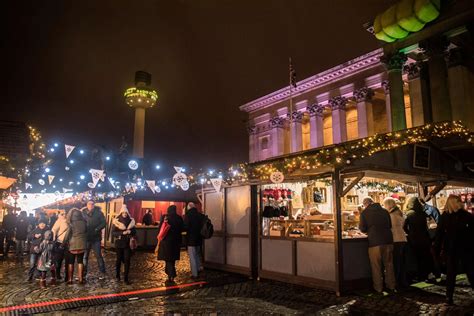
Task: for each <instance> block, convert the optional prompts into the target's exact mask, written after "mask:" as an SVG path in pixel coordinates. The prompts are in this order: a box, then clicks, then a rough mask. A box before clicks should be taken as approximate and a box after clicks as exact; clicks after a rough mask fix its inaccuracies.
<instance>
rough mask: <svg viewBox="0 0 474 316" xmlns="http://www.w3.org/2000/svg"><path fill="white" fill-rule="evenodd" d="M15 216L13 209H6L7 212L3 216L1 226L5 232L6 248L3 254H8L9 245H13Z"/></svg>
mask: <svg viewBox="0 0 474 316" xmlns="http://www.w3.org/2000/svg"><path fill="white" fill-rule="evenodd" d="M16 221H17V216H16V213H15V211H14V210H8V214H7V215H5V216H4V217H3V223H2V228H3V231H4V234H5V239H6V242H5V243H6V245H5V246H6V248H5V253H4V256H5V258H6V257H7V256H8V252H9V251H10V247H13V246H15V242H14V237H15V228H16Z"/></svg>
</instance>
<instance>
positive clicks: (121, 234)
mask: <svg viewBox="0 0 474 316" xmlns="http://www.w3.org/2000/svg"><path fill="white" fill-rule="evenodd" d="M112 223H113V225H114V227H113V229H112V235H113V236H114V237H115V250H116V253H117V259H116V261H115V272H116V279H117V281H120V268H121V266H122V263H123V264H124V268H125V269H124V281H125V284H127V285H129V284H130V280H129V278H128V275H129V272H130V262H131V258H132V248H131V247H130V239H132V238H133V237H134V236H135V235H136V229H135V220H134V219H133V218H132V217H131V216H130V212H129V211H128V208H127V206H126V205H125V204H124V205H123V206H122V208H121V209H120V214H119V215H118V216H117V217H115V218H114V220H113V221H112Z"/></svg>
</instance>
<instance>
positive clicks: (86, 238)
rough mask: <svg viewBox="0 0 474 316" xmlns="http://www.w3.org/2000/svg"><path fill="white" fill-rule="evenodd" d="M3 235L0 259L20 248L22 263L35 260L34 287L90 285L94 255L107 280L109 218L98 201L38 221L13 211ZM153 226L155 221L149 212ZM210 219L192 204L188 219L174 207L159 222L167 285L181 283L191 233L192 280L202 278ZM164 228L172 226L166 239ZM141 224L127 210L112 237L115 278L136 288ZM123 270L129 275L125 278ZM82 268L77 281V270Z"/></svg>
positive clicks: (38, 214)
mask: <svg viewBox="0 0 474 316" xmlns="http://www.w3.org/2000/svg"><path fill="white" fill-rule="evenodd" d="M7 212H8V213H7V214H6V215H5V216H4V218H3V223H2V229H1V230H0V237H1V240H0V256H1V257H0V258H2V259H5V258H8V256H9V253H10V249H12V247H16V249H15V250H16V251H15V255H16V258H17V260H22V259H23V257H24V255H25V254H29V264H30V268H29V270H28V281H29V282H32V281H33V279H37V280H39V284H40V287H42V288H44V287H46V286H47V282H46V279H47V277H48V275H49V276H50V281H49V284H50V285H56V284H57V282H58V281H60V280H64V282H65V283H66V284H73V283H74V281H75V280H77V281H78V283H79V284H84V283H86V275H87V270H88V262H89V258H90V253H91V252H93V253H94V255H95V257H96V259H97V263H98V270H99V279H104V278H105V277H106V266H105V262H104V257H103V254H102V246H101V245H102V233H103V229H104V228H105V226H106V220H105V217H104V215H103V213H102V211H101V209H100V208H99V207H97V206H96V205H95V203H94V201H92V200H91V201H88V202H87V203H86V205H85V206H84V207H83V208H78V207H72V208H70V209H69V210H68V211H67V212H65V211H60V212H59V213H58V214H57V215H56V214H53V215H52V216H46V214H45V213H44V212H42V211H37V212H36V213H35V216H27V213H26V211H21V212H20V214H19V215H18V216H17V214H16V212H15V211H14V210H9V211H7ZM147 214H149V215H148V219H147V222H149V221H152V219H151V218H150V217H151V213H149V212H147ZM204 219H205V216H204V215H203V214H201V213H200V212H199V211H198V210H197V208H196V206H195V205H194V204H193V203H189V204H188V206H187V209H186V215H185V216H184V220H183V218H181V216H179V215H177V212H176V206H174V205H171V206H170V207H168V209H167V213H166V214H165V215H164V216H162V218H161V220H160V222H159V231H160V233H161V234H160V235H161V238H160V239H159V241H158V245H157V248H156V253H157V259H158V260H162V261H164V262H165V272H166V274H167V276H168V279H167V282H173V281H174V278H175V277H176V275H177V273H176V268H175V263H176V261H177V260H179V259H180V252H181V246H182V232H184V231H186V232H187V234H186V239H185V241H186V245H187V246H188V253H189V258H190V265H191V272H192V273H191V274H192V278H198V277H199V273H200V271H202V265H201V244H202V237H201V228H202V225H203V223H204ZM163 225H166V226H168V229H167V231H166V233H165V234H163V233H162V231H163V229H162V228H163V227H162V226H163ZM135 226H136V222H135V219H134V218H132V217H131V216H130V213H129V211H128V209H127V206H126V205H123V206H122V208H121V210H120V213H119V214H118V215H117V216H116V217H115V218H114V219H113V220H112V232H111V233H112V236H113V237H114V240H115V251H116V262H115V263H116V264H115V277H116V279H117V280H118V281H121V280H122V277H123V281H124V282H125V284H130V283H131V282H130V279H129V272H130V266H131V259H132V255H133V251H134V250H135V249H136V248H137V240H136V227H135ZM122 266H123V274H122V273H121V271H122ZM76 267H77V272H76V277H74V276H75V268H76Z"/></svg>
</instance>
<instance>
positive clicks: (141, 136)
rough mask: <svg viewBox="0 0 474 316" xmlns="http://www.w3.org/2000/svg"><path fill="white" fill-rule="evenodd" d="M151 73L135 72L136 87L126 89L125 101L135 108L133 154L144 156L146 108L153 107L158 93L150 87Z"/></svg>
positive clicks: (138, 156) (139, 156)
mask: <svg viewBox="0 0 474 316" xmlns="http://www.w3.org/2000/svg"><path fill="white" fill-rule="evenodd" d="M150 84H151V74H149V73H147V72H145V71H137V72H136V73H135V87H133V88H128V89H127V90H125V93H124V97H125V102H127V104H128V105H129V106H130V107H132V108H134V109H135V129H134V133H133V156H134V157H137V158H143V147H144V142H145V110H146V109H148V108H151V107H153V106H154V105H155V104H156V100H157V99H158V94H157V93H156V91H155V90H153V89H152V88H151V87H150Z"/></svg>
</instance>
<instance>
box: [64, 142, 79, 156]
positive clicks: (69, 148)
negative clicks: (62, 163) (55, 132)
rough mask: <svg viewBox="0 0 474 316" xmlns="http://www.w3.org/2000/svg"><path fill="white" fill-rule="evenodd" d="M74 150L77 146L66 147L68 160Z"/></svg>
mask: <svg viewBox="0 0 474 316" xmlns="http://www.w3.org/2000/svg"><path fill="white" fill-rule="evenodd" d="M74 148H76V146H72V145H64V150H65V151H66V158H69V155H70V154H71V153H72V151H73V150H74Z"/></svg>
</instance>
